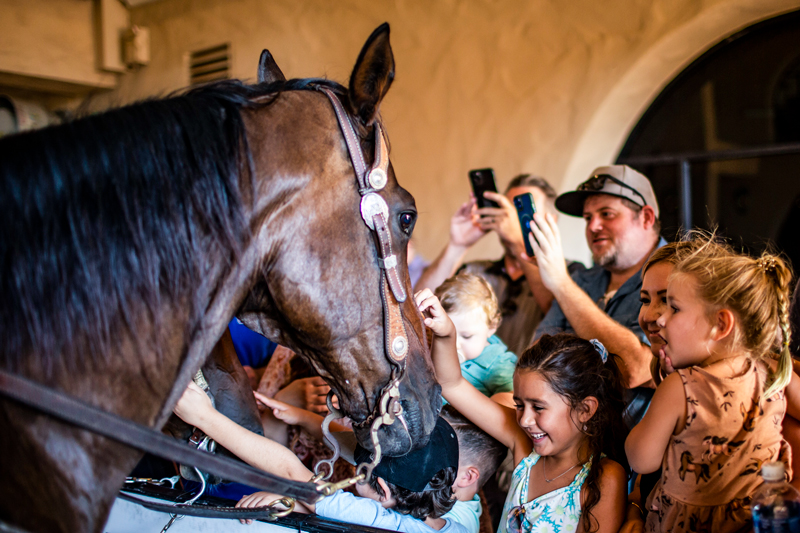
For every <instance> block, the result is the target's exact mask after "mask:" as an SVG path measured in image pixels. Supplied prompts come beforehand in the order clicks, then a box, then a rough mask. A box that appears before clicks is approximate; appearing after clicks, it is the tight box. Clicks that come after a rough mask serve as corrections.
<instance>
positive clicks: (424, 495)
mask: <svg viewBox="0 0 800 533" xmlns="http://www.w3.org/2000/svg"><path fill="white" fill-rule="evenodd" d="M457 473H458V469H457V468H454V467H452V466H448V467H447V468H444V469H442V470H439V472H438V473H437V474H436V475H435V476H433V479H431V480H430V482H429V483H428V486H427V487H425V490H423V491H421V492H414V491H411V490H408V489H406V488H403V487H400V486H397V485H395V484H393V483H391V482H389V481H386V480H385V479H384V481H385V482H386V485H387V486H388V487H389V492H391V494H386V493H384V492H383V489H382V488H381V486H380V485H379V484H378V476H375V475H373V476H372V477H370V479H369V482H368V483H369V486H370V487H372V490H374V491H375V492H377V493H378V494H382V495H384V496H393V497H394V501H395V506H394V507H392V509H394V510H395V511H397V512H399V513H403V514H407V515H411V516H413V517H414V518H418V519H420V520H425V519H426V518H428V517H431V518H440V517H441V516H442V515H443V514H445V513H447V512H448V511H449V510H450V509H452V508H453V505H455V503H456V500H455V497H454V496H453V483H455V482H456V474H457Z"/></svg>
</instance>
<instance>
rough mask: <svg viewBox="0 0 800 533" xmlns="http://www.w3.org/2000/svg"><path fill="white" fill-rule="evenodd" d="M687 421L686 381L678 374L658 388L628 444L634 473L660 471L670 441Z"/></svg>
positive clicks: (629, 460)
mask: <svg viewBox="0 0 800 533" xmlns="http://www.w3.org/2000/svg"><path fill="white" fill-rule="evenodd" d="M685 419H686V396H685V393H684V389H683V380H682V379H681V376H680V374H678V373H677V372H675V373H673V374H670V375H669V376H667V377H666V379H664V381H662V382H661V384H660V385H659V386H658V388H657V389H656V392H655V394H653V399H652V400H651V401H650V407H649V408H648V409H647V413H645V415H644V418H642V421H641V422H639V423H638V424H636V426H634V427H633V429H632V430H631V432H630V433H629V434H628V438H627V440H626V441H625V453H626V455H627V456H628V463H629V464H630V465H631V468H632V469H633V471H634V472H637V473H639V474H649V473H650V472H655V471H656V470H658V469H659V467H660V466H661V461H662V459H663V458H664V452H665V451H666V450H667V446H668V445H669V440H670V438H671V437H672V435H673V434H674V433H675V432H676V431H677V430H678V428H679V424H680V421H681V420H685Z"/></svg>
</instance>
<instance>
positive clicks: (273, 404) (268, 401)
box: [253, 391, 287, 410]
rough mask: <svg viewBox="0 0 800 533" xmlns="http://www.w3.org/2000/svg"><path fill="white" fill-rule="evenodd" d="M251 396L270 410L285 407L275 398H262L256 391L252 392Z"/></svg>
mask: <svg viewBox="0 0 800 533" xmlns="http://www.w3.org/2000/svg"><path fill="white" fill-rule="evenodd" d="M253 396H255V397H256V400H258V401H259V402H261V403H263V404H264V405H266V406H267V407H269V408H270V409H281V410H283V409H286V407H287V405H286V404H285V403H283V402H282V401H280V400H276V399H275V398H270V397H269V396H264V395H263V394H261V393H260V392H258V391H253Z"/></svg>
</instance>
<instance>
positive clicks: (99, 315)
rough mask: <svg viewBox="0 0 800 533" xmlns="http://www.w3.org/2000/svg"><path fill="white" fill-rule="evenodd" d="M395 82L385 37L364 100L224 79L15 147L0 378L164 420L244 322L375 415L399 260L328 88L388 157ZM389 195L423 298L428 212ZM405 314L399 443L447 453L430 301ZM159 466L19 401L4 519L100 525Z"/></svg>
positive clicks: (2, 289)
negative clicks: (138, 471)
mask: <svg viewBox="0 0 800 533" xmlns="http://www.w3.org/2000/svg"><path fill="white" fill-rule="evenodd" d="M393 75H394V60H393V57H392V52H391V47H390V45H389V30H388V26H386V25H384V26H382V27H380V28H378V30H376V31H375V32H374V33H373V35H372V36H371V37H370V38H369V40H368V41H367V43H366V44H365V46H364V48H363V50H362V51H361V54H360V56H359V58H358V61H357V62H356V65H355V67H354V70H353V74H352V76H351V79H350V84H349V88H347V89H345V88H343V87H341V86H339V85H337V84H334V83H332V82H328V81H325V80H290V81H276V82H273V83H267V84H259V85H255V86H247V85H243V84H241V83H238V82H223V83H219V84H216V85H211V86H207V87H202V88H198V89H194V90H192V91H189V92H187V93H185V94H182V95H178V96H174V97H170V98H166V99H157V100H150V101H146V102H143V103H139V104H136V105H132V106H129V107H125V108H121V109H118V110H114V111H110V112H107V113H104V114H100V115H95V116H92V117H88V118H85V119H81V120H77V121H74V122H70V123H67V124H65V125H62V126H58V127H54V128H48V129H45V130H41V131H36V132H29V133H25V134H20V135H16V136H11V137H8V138H5V139H3V140H2V142H0V262H1V263H0V264H1V265H2V267H1V268H2V270H0V274H1V275H0V294H2V295H3V296H2V299H3V303H2V309H0V366H1V367H2V368H3V369H4V370H7V371H10V372H14V373H17V374H19V375H22V376H25V377H28V378H30V379H33V380H36V381H38V382H40V383H42V384H45V385H46V386H48V387H51V388H53V389H57V390H59V391H63V392H66V393H68V394H70V395H73V396H75V397H77V398H79V399H80V400H82V401H84V402H86V403H89V404H92V405H95V406H98V407H101V408H102V409H104V410H107V411H110V412H113V413H117V414H119V415H121V416H124V417H126V418H129V419H132V420H134V421H136V422H139V423H141V424H145V425H149V426H152V427H155V428H160V427H161V426H162V425H163V424H164V422H165V420H166V419H167V417H168V416H169V414H170V413H171V410H172V407H173V405H174V404H175V402H176V401H177V399H178V397H179V395H180V394H181V393H182V392H183V390H184V388H185V387H186V384H187V383H188V381H189V380H190V378H191V377H192V376H193V375H194V373H195V371H196V370H197V368H199V366H200V365H201V363H202V362H203V361H204V360H205V358H206V356H207V354H208V353H209V352H210V350H211V349H212V348H213V347H214V345H215V344H216V343H217V342H218V340H219V339H220V338H221V337H222V335H223V332H224V331H225V329H226V326H227V323H228V321H229V320H230V319H231V317H232V316H233V315H234V314H238V315H239V316H240V317H241V318H242V319H243V320H244V321H245V322H246V323H247V324H248V325H249V326H250V327H251V328H253V329H255V330H256V331H258V332H260V333H262V334H264V335H265V336H267V337H269V338H271V339H273V340H275V341H278V342H280V343H281V344H284V345H286V346H289V347H290V348H292V349H294V350H295V351H297V352H298V353H300V354H302V355H304V356H305V357H307V358H308V359H309V360H310V361H311V363H312V365H313V366H314V367H315V368H316V369H317V370H318V371H319V373H320V374H321V375H322V376H323V377H324V378H325V379H326V380H327V381H328V382H329V384H330V385H331V387H332V389H333V390H334V391H335V393H336V394H337V395H338V397H339V400H340V403H341V405H342V407H343V409H344V410H345V412H346V413H348V414H349V415H350V416H351V417H352V418H353V419H354V420H356V421H360V420H363V419H365V417H367V416H368V414H369V413H371V412H372V411H373V410H374V408H375V404H376V401H377V399H378V397H379V395H380V393H381V390H382V389H383V387H384V386H385V385H386V384H387V382H388V381H389V379H390V376H391V373H392V368H393V365H392V364H390V362H389V361H388V360H387V357H386V355H385V353H384V345H385V342H384V341H385V339H384V326H383V324H384V318H383V309H382V303H381V297H380V294H381V293H380V290H381V286H380V280H381V277H380V268H379V262H378V253H377V251H376V245H375V242H374V238H373V236H372V234H371V233H370V230H369V229H368V228H367V227H366V226H365V224H364V222H363V221H362V218H361V216H360V212H359V201H360V196H359V192H358V191H357V188H356V181H355V177H354V174H353V167H352V165H351V161H350V159H349V156H348V153H347V151H346V149H345V145H344V142H343V137H342V133H341V131H340V128H339V125H338V124H337V121H336V118H335V116H334V112H333V110H332V108H331V104H330V103H329V100H328V98H327V97H326V96H325V95H324V94H323V93H321V92H319V91H318V90H315V89H316V88H317V87H319V86H325V87H328V88H330V89H331V90H333V91H334V92H335V93H336V94H338V96H339V98H340V99H341V100H342V101H343V103H344V105H345V106H346V108H347V110H348V112H349V113H350V114H351V116H352V119H353V121H354V123H355V125H356V130H357V134H358V136H359V137H360V142H361V144H362V145H363V147H364V148H365V152H366V154H367V157H368V158H369V157H371V154H372V153H373V151H372V149H371V148H372V146H373V142H374V131H375V124H376V122H378V121H379V115H378V108H379V105H380V102H381V100H382V98H383V96H384V95H385V94H386V91H387V90H388V88H389V85H390V83H391V81H392V78H393ZM368 163H369V161H368ZM379 194H380V196H381V197H383V199H384V200H385V201H386V203H387V204H388V206H389V218H388V226H389V231H390V234H391V239H392V241H393V243H394V248H395V250H396V252H397V255H398V263H399V265H400V278H401V280H402V283H403V284H404V286H405V288H406V291H407V292H409V293H410V289H411V287H410V283H409V281H408V272H407V270H406V269H405V267H404V265H405V249H406V245H407V242H408V239H409V237H410V235H411V231H412V230H413V226H414V221H415V219H416V210H415V207H414V201H413V198H412V197H411V195H410V194H409V193H408V192H406V191H405V190H404V189H402V188H401V187H400V186H399V185H398V184H397V181H396V179H395V177H394V172H393V171H392V169H391V167H390V169H389V182H388V184H387V185H386V187H385V188H384V189H383V190H381V191H380V193H379ZM401 311H402V323H403V325H404V326H405V329H406V331H407V333H408V343H409V348H408V358H407V361H406V363H407V370H406V372H405V375H404V377H403V380H402V382H401V384H400V392H401V398H402V407H403V411H404V416H405V420H404V422H405V424H400V423H399V422H401V421H402V420H398V421H397V422H395V423H394V424H393V425H392V426H390V427H388V428H383V429H382V430H381V433H380V438H381V443H382V445H383V450H384V453H388V454H395V455H397V454H402V453H405V452H406V451H407V450H408V449H409V447H410V446H411V445H415V446H416V445H419V444H421V443H423V442H425V441H426V440H427V435H428V434H429V432H430V431H431V430H432V428H433V425H434V423H435V419H436V416H437V414H438V411H439V408H440V406H441V400H440V396H439V388H438V385H436V384H435V381H434V377H433V372H432V368H431V365H430V360H429V353H428V352H427V348H426V347H425V343H424V341H423V339H424V338H425V337H424V328H423V325H422V323H421V317H420V316H419V313H418V312H417V310H416V308H415V306H414V305H413V299H412V298H410V297H409V298H408V299H406V300H405V302H404V303H403V304H402V306H401ZM358 437H359V438H360V440H361V442H362V444H364V445H365V446H368V447H370V446H371V444H370V440H369V439H368V438H366V436H365V434H364V433H363V432H360V433H358ZM139 456H140V453H139V452H137V451H136V450H134V449H131V448H130V447H128V446H125V445H122V444H118V443H116V442H112V441H109V440H108V439H106V438H102V437H99V436H96V435H93V434H90V433H88V432H86V431H82V430H79V429H76V428H75V427H72V426H69V425H66V424H62V423H60V422H57V421H54V420H53V419H51V418H49V417H47V416H45V415H42V414H39V413H37V412H35V411H32V410H30V409H27V408H23V407H21V406H19V405H18V404H15V403H13V402H11V401H7V400H2V399H0V520H1V521H5V522H9V523H11V524H14V525H17V526H20V527H23V528H25V529H28V530H31V531H65V532H67V531H69V532H75V531H101V529H102V526H103V523H104V521H105V518H106V516H107V514H108V511H109V508H110V505H111V503H112V502H113V500H114V497H115V495H116V492H117V491H118V490H119V488H120V486H121V484H122V480H123V478H124V477H125V475H126V474H127V473H128V472H129V471H130V470H131V468H132V467H133V466H134V465H135V464H136V461H137V459H138V458H139Z"/></svg>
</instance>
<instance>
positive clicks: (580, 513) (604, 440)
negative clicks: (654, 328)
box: [416, 289, 627, 533]
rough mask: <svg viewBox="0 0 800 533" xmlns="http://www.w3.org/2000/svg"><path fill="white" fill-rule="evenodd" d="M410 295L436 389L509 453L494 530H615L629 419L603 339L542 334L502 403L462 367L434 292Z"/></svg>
mask: <svg viewBox="0 0 800 533" xmlns="http://www.w3.org/2000/svg"><path fill="white" fill-rule="evenodd" d="M416 303H417V305H418V306H419V309H420V311H421V312H422V313H423V315H424V316H425V317H426V318H425V325H426V326H428V327H429V328H431V330H433V333H434V339H433V347H432V359H433V364H434V368H435V369H436V376H437V380H438V381H439V383H440V384H441V386H442V395H443V396H444V397H445V398H446V399H447V401H448V402H450V403H451V404H452V405H453V407H455V408H456V409H458V410H459V411H460V412H461V413H462V414H464V415H465V416H466V417H467V418H469V419H470V420H471V421H472V422H473V423H475V424H476V425H477V426H479V427H480V428H481V429H483V430H484V431H486V432H487V433H488V434H490V435H491V436H493V437H494V438H496V439H497V440H499V441H500V442H502V443H503V444H504V445H506V446H508V448H509V449H510V450H511V452H512V454H513V457H514V464H515V465H516V468H515V469H514V474H513V476H512V481H511V490H510V491H509V493H508V498H507V499H506V504H505V507H504V509H503V518H502V519H501V521H500V529H499V531H500V532H501V533H504V532H506V531H508V532H520V531H550V530H553V531H561V532H564V533H567V532H573V531H597V532H600V533H606V532H614V533H616V531H617V530H618V529H619V527H620V525H621V524H622V520H623V517H624V513H625V501H626V497H625V495H626V480H627V473H626V472H627V470H626V467H625V466H622V465H621V464H620V463H619V462H618V461H621V462H622V463H623V464H624V463H625V457H624V452H623V450H622V449H621V443H622V442H623V439H624V435H625V433H626V429H625V425H624V423H623V421H622V416H621V413H622V409H623V407H624V405H623V402H622V393H621V388H620V375H619V371H618V370H617V367H616V365H615V364H614V363H613V362H609V363H608V364H606V359H607V358H608V354H607V352H606V351H605V348H603V346H602V344H600V343H599V342H597V341H591V342H590V341H586V340H582V339H580V338H578V337H575V336H573V335H567V334H560V335H554V336H550V335H545V336H543V337H542V338H541V339H540V340H539V341H538V342H537V343H536V344H535V345H533V346H532V347H530V348H528V349H527V350H526V351H525V352H524V353H523V354H522V355H521V357H520V358H519V361H518V362H517V367H516V370H515V372H514V378H513V383H514V403H515V405H516V409H509V408H507V407H504V406H502V405H499V404H497V403H495V402H493V401H491V400H490V399H489V398H487V397H486V396H484V395H483V394H481V393H480V392H479V391H478V390H476V389H475V388H474V387H473V386H472V385H470V384H469V382H467V381H466V380H465V379H464V378H463V377H462V375H461V371H460V368H459V364H458V356H457V353H456V330H455V327H454V326H453V323H452V321H451V320H450V319H449V317H448V316H447V313H445V311H444V309H442V306H441V304H440V303H439V300H438V299H437V298H436V296H434V295H433V293H431V292H430V291H429V290H427V289H426V290H424V291H421V292H419V293H417V295H416ZM626 466H627V465H626Z"/></svg>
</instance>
